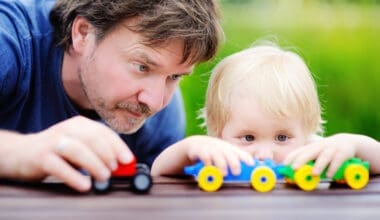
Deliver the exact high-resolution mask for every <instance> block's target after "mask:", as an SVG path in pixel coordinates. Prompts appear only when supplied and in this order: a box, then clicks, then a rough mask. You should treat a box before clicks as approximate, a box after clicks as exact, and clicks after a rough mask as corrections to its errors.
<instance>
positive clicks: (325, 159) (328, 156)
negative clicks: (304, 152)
mask: <svg viewBox="0 0 380 220" xmlns="http://www.w3.org/2000/svg"><path fill="white" fill-rule="evenodd" d="M334 153H335V149H334V148H325V149H324V150H323V151H322V152H321V153H320V154H319V155H318V157H317V159H316V161H315V164H314V167H313V174H314V175H320V174H321V173H322V171H323V170H324V169H325V167H327V166H328V165H329V163H330V162H331V160H332V158H333V157H334Z"/></svg>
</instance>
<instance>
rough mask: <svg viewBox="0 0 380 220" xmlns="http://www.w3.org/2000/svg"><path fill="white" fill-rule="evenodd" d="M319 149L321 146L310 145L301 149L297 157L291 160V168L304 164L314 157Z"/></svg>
mask: <svg viewBox="0 0 380 220" xmlns="http://www.w3.org/2000/svg"><path fill="white" fill-rule="evenodd" d="M320 151H321V148H319V147H316V146H315V147H310V148H308V149H307V150H304V151H302V153H300V154H299V155H298V156H297V158H295V159H294V160H293V163H292V167H293V169H298V168H300V167H301V166H302V165H304V164H306V163H307V162H309V161H310V160H313V159H315V158H316V157H317V156H318V155H319V153H320Z"/></svg>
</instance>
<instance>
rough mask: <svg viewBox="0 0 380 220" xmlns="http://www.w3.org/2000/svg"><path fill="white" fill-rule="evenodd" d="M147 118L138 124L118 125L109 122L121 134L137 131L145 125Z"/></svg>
mask: <svg viewBox="0 0 380 220" xmlns="http://www.w3.org/2000/svg"><path fill="white" fill-rule="evenodd" d="M144 122H145V120H143V121H141V122H140V123H138V124H133V125H130V126H127V127H126V126H118V125H113V124H112V123H111V124H109V126H110V127H111V128H112V129H113V130H114V131H116V132H117V133H120V134H133V133H135V132H137V131H138V130H139V129H140V128H141V127H142V126H143V125H144Z"/></svg>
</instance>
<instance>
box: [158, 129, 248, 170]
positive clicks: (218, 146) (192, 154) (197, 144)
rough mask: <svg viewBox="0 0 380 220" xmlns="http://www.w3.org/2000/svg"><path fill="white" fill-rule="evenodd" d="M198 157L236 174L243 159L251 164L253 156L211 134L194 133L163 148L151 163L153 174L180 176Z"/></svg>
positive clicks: (206, 162)
mask: <svg viewBox="0 0 380 220" xmlns="http://www.w3.org/2000/svg"><path fill="white" fill-rule="evenodd" d="M198 160H201V161H203V163H205V164H206V165H211V164H213V165H215V166H217V167H218V168H220V169H221V170H222V171H223V172H224V174H227V168H230V169H231V172H232V173H233V174H239V173H240V161H244V162H245V163H247V164H249V165H252V164H253V158H252V156H250V155H249V154H248V153H247V152H245V151H243V150H241V149H239V148H238V147H236V146H233V145H231V144H229V143H227V142H225V141H223V140H220V139H218V138H213V137H209V136H202V135H197V136H191V137H188V138H185V139H183V140H181V141H179V142H177V143H175V144H173V145H171V146H169V147H168V148H166V150H164V151H163V152H162V153H161V154H160V155H158V157H157V158H156V159H155V161H154V162H153V165H152V169H151V174H152V176H158V175H181V174H183V168H184V167H185V166H187V165H191V164H193V163H195V162H197V161H198Z"/></svg>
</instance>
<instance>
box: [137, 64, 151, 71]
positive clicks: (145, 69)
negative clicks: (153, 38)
mask: <svg viewBox="0 0 380 220" xmlns="http://www.w3.org/2000/svg"><path fill="white" fill-rule="evenodd" d="M136 69H137V70H138V71H139V72H147V71H148V66H146V65H142V64H136Z"/></svg>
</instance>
